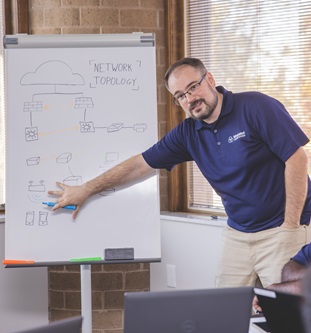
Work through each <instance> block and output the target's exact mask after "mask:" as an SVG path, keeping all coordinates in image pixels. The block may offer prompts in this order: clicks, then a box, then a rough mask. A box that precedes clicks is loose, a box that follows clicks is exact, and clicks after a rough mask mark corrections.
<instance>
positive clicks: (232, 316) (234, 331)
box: [124, 287, 253, 333]
mask: <svg viewBox="0 0 311 333" xmlns="http://www.w3.org/2000/svg"><path fill="white" fill-rule="evenodd" d="M252 299H253V288H251V287H238V288H219V289H218V288H214V289H203V290H174V291H161V292H128V293H125V299H124V301H125V303H124V333H146V332H148V333H159V332H161V333H215V332H217V333H229V332H230V333H247V332H248V329H249V321H250V317H251V312H252Z"/></svg>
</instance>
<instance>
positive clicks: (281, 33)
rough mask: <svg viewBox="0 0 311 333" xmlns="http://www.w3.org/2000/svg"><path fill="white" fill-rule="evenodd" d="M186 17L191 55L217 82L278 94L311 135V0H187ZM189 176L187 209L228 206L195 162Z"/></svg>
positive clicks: (308, 147)
mask: <svg viewBox="0 0 311 333" xmlns="http://www.w3.org/2000/svg"><path fill="white" fill-rule="evenodd" d="M185 20H186V22H185V27H186V28H185V30H186V31H185V38H186V54H187V56H191V57H196V58H200V59H201V60H202V61H203V63H204V64H205V66H206V67H207V69H208V70H209V71H210V72H211V73H212V74H213V76H214V78H215V80H216V84H217V85H223V86H224V87H225V88H226V89H228V90H230V91H232V92H241V91H251V90H253V91H254V90H255V91H260V92H263V93H265V94H268V95H270V96H272V97H275V98H276V99H278V100H280V101H281V102H282V103H283V104H284V105H285V107H286V109H287V110H288V112H289V113H290V114H291V116H292V117H293V118H294V119H295V120H296V121H297V123H298V124H299V125H300V126H301V128H302V129H303V130H304V132H305V133H306V134H307V135H308V136H309V137H310V136H311V113H310V107H311V80H310V74H311V73H310V72H311V57H310V49H311V29H310V27H311V2H310V1H309V0H301V1H292V0H282V1H275V0H249V1H244V0H243V1H239V0H231V1H226V0H185ZM305 148H306V151H307V154H308V156H309V161H310V159H311V145H310V144H308V145H306V146H305ZM310 166H311V164H310V163H309V172H310ZM187 176H188V209H190V210H191V209H195V210H197V209H199V210H212V211H220V212H221V211H223V206H222V203H221V200H220V198H219V197H218V196H217V195H216V194H215V193H214V191H213V190H212V188H211V186H210V185H209V184H208V183H207V182H206V180H205V178H204V177H203V176H202V174H201V173H200V171H199V170H198V168H197V166H196V164H195V163H193V162H191V163H188V167H187Z"/></svg>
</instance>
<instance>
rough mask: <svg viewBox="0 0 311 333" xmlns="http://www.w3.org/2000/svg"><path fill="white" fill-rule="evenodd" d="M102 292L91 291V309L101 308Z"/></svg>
mask: <svg viewBox="0 0 311 333" xmlns="http://www.w3.org/2000/svg"><path fill="white" fill-rule="evenodd" d="M102 295H103V293H102V292H94V291H93V292H92V309H93V310H101V309H103V307H104V306H103V301H102V298H103V296H102Z"/></svg>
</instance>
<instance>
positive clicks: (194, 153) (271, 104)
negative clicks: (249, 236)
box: [143, 86, 311, 232]
mask: <svg viewBox="0 0 311 333" xmlns="http://www.w3.org/2000/svg"><path fill="white" fill-rule="evenodd" d="M217 90H218V91H219V92H220V93H222V94H223V105H222V109H221V112H220V116H219V118H218V120H217V121H216V122H215V123H213V124H207V123H205V122H204V121H198V120H194V119H192V118H187V119H185V120H184V121H183V122H181V123H180V124H179V125H178V126H177V127H175V128H174V129H173V130H171V131H170V132H169V133H167V134H166V135H165V136H164V137H163V138H162V139H161V140H160V141H159V142H158V143H156V144H155V145H154V146H152V147H151V148H149V149H148V150H146V151H145V152H144V153H143V157H144V159H145V161H146V162H147V163H148V164H149V165H150V166H151V167H152V168H156V169H159V168H165V169H167V170H172V168H173V167H174V166H175V165H177V164H179V163H182V162H186V161H195V162H196V164H197V165H198V167H199V169H200V170H201V172H202V174H203V175H204V176H205V178H206V179H207V180H208V181H209V182H210V184H211V186H212V187H213V188H214V189H215V191H216V193H218V194H219V195H220V197H221V199H222V202H223V205H224V207H225V210H226V213H227V215H228V225H229V226H231V227H232V228H234V229H237V230H240V231H245V232H256V231H260V230H265V229H268V228H272V227H276V226H279V225H281V224H282V223H283V218H284V206H285V184H284V169H285V162H286V161H287V159H288V158H289V157H290V156H291V155H292V154H293V153H294V152H295V151H296V150H297V149H298V148H299V147H301V146H304V145H305V144H306V143H307V142H308V141H309V139H308V138H307V136H306V135H305V134H304V133H303V132H302V130H301V129H300V128H299V126H298V125H297V124H296V122H295V121H294V120H293V119H292V118H291V116H290V115H289V113H288V112H287V111H286V110H285V108H284V106H283V105H282V104H281V103H280V102H279V101H277V100H276V99H274V98H272V97H269V96H267V95H264V94H262V93H259V92H243V93H235V94H233V93H232V92H230V91H227V90H226V89H224V88H223V87H220V86H219V87H217ZM310 189H311V186H310V179H309V189H308V199H307V201H306V204H305V207H304V212H303V214H302V218H301V221H300V223H301V224H309V220H310V215H311V191H310Z"/></svg>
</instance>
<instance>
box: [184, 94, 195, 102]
mask: <svg viewBox="0 0 311 333" xmlns="http://www.w3.org/2000/svg"><path fill="white" fill-rule="evenodd" d="M186 97H187V101H188V103H189V104H190V103H191V102H192V101H193V100H194V98H195V96H194V95H191V94H189V93H187V94H186Z"/></svg>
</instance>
